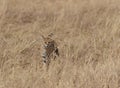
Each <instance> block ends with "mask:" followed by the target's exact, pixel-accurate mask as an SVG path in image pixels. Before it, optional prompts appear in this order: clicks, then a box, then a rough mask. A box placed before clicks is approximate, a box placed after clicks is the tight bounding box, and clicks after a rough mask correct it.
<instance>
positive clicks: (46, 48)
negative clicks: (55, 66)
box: [42, 36, 59, 63]
mask: <svg viewBox="0 0 120 88" xmlns="http://www.w3.org/2000/svg"><path fill="white" fill-rule="evenodd" d="M42 38H43V41H44V44H43V53H42V58H43V62H44V63H50V58H54V59H55V58H56V56H59V50H58V46H57V43H56V42H55V41H54V40H53V39H51V38H50V37H49V36H48V37H44V36H42Z"/></svg>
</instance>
